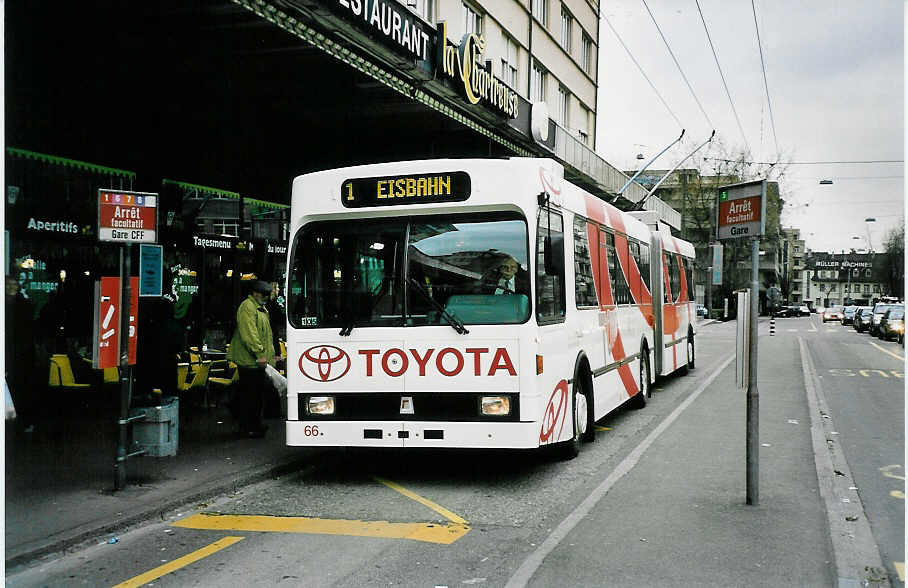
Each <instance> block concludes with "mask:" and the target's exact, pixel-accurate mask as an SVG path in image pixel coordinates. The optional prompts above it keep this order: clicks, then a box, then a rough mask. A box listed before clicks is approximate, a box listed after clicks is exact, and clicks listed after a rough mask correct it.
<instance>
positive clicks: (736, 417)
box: [509, 320, 889, 587]
mask: <svg viewBox="0 0 908 588" xmlns="http://www.w3.org/2000/svg"><path fill="white" fill-rule="evenodd" d="M760 323H761V327H762V328H761V334H760V348H759V356H758V362H759V384H758V385H759V403H760V417H759V442H760V445H761V446H760V451H759V466H758V467H759V484H758V487H759V501H758V504H757V505H756V506H749V505H747V504H745V498H746V455H745V447H746V445H745V440H746V393H745V390H743V389H740V388H736V387H735V384H734V380H735V364H734V361H732V362H731V363H730V364H728V365H727V366H726V367H725V368H724V369H723V370H722V371H721V373H719V374H718V375H717V377H716V378H715V379H714V380H712V381H711V382H709V383H708V384H706V385H705V386H704V385H703V384H699V383H698V385H697V387H695V388H694V391H693V392H692V395H696V394H697V390H702V391H701V392H700V393H699V395H698V396H696V397H695V398H694V399H693V400H692V401H691V402H690V403H689V404H688V405H687V406H686V408H681V412H680V413H678V414H677V418H676V420H674V421H670V423H669V424H668V425H667V426H666V427H664V430H663V431H662V433H661V434H658V435H654V434H651V435H650V436H649V437H647V439H646V440H644V441H643V442H642V443H641V446H642V447H644V448H645V450H641V451H640V452H638V453H637V454H636V455H634V454H632V455H631V456H629V458H632V459H631V462H632V463H630V466H629V467H626V468H623V466H625V465H627V464H625V463H624V462H622V464H620V465H618V467H617V468H616V471H622V468H623V471H624V472H626V474H624V475H623V476H622V475H621V473H619V474H613V476H611V477H610V479H607V480H605V481H604V482H603V483H602V484H600V486H599V487H597V488H596V490H594V491H593V493H592V494H591V495H590V498H588V499H587V501H586V502H585V504H581V505H580V507H578V508H577V509H576V510H575V511H574V512H572V513H571V514H570V515H568V516H567V517H566V518H564V519H563V521H564V522H563V523H562V524H561V525H560V526H559V527H557V528H555V529H554V530H553V531H552V536H553V537H557V538H558V539H559V540H558V541H557V543H556V542H555V541H551V542H548V540H547V542H548V543H549V544H548V545H545V544H543V545H541V546H540V548H539V549H538V553H535V554H533V556H531V557H530V558H529V559H528V560H527V562H528V564H527V563H525V564H524V569H521V570H520V571H519V572H518V574H517V575H516V576H515V577H517V576H520V579H519V580H518V581H517V582H514V583H513V585H515V586H516V585H523V582H525V584H526V585H528V586H540V587H541V586H554V585H567V586H597V585H609V586H742V587H743V586H855V587H857V586H860V585H868V584H862V583H860V582H861V581H862V580H864V579H865V578H879V577H880V576H879V573H878V572H877V573H874V572H867V571H866V570H862V569H860V567H856V569H854V570H851V569H848V566H845V567H844V568H843V567H841V566H838V567H837V562H836V560H835V556H834V553H835V552H836V551H839V550H840V549H841V548H842V545H845V544H847V543H848V542H850V541H854V537H853V536H852V537H851V538H850V539H849V538H843V537H833V536H831V533H830V527H829V521H828V519H827V509H826V503H825V501H824V498H823V497H822V492H821V485H822V483H821V480H824V479H828V478H834V477H835V474H834V473H833V471H832V469H831V468H827V469H829V471H828V472H826V471H825V470H822V469H821V471H820V479H818V469H817V466H816V462H815V459H814V445H813V443H812V436H811V427H812V425H811V415H810V408H809V403H808V400H807V397H806V394H805V386H804V372H803V369H802V366H801V356H800V352H799V344H798V339H797V338H796V337H780V336H776V337H769V336H765V334H766V333H767V329H768V325H765V324H764V321H762V320H761V321H760ZM701 326H702V325H701ZM714 328H721V325H719V324H717V325H715V326H714ZM732 333H733V331H732ZM726 339H727V337H726ZM700 341H701V342H702V344H704V345H707V344H708V345H710V346H711V347H712V348H716V346H721V345H723V344H724V345H725V348H724V349H722V350H721V351H717V352H716V353H715V354H712V353H711V354H709V355H710V356H711V361H710V364H709V365H706V364H704V363H702V362H700V361H698V366H697V367H698V369H697V371H696V372H694V373H695V374H696V375H697V377H698V380H703V379H705V378H706V376H708V375H709V374H710V373H713V372H714V370H716V369H717V368H718V367H719V361H720V359H722V358H726V357H728V356H729V355H730V354H733V353H734V342H733V341H732V342H731V346H730V347H729V346H728V343H729V342H728V341H727V340H722V341H718V342H717V341H715V340H714V338H712V337H710V338H709V339H708V338H706V337H703V338H702V339H701V340H700ZM703 355H705V354H701V357H703ZM706 370H708V373H705V372H706ZM656 394H657V397H656V398H657V399H658V394H659V393H658V392H656ZM682 404H683V402H682V403H679V405H678V407H681V405H682ZM675 410H676V411H677V408H676V409H675ZM673 414H674V413H673ZM669 419H671V417H668V418H667V420H669ZM821 450H822V449H821ZM634 460H636V461H634ZM625 461H628V460H625ZM836 541H839V542H842V543H839V544H836V543H835V542H836ZM867 543H868V545H866V546H864V547H868V548H872V551H875V552H876V554H877V560H878V548H877V546H876V544H875V542H873V541H872V540H871V541H869V542H867ZM870 543H872V545H870ZM849 547H850V546H849ZM869 551H871V550H868V553H869ZM839 552H840V551H839ZM871 560H872V558H868V560H867V561H866V562H863V563H864V564H866V563H871ZM877 565H879V563H877ZM852 571H854V572H857V573H854V574H851V573H850V572H852ZM869 585H871V586H888V585H889V583H888V581H884V582H880V583H876V582H871V583H870V584H869ZM509 586H510V585H509Z"/></svg>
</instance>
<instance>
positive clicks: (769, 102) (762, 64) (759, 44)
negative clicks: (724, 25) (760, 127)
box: [750, 0, 779, 157]
mask: <svg viewBox="0 0 908 588" xmlns="http://www.w3.org/2000/svg"><path fill="white" fill-rule="evenodd" d="M750 7H751V8H752V9H753V13H754V28H755V29H756V31H757V47H758V48H759V49H760V67H761V68H762V69H763V87H764V88H765V90H766V104H767V105H768V106H769V124H770V126H772V140H773V142H774V143H775V145H776V156H777V157H778V155H779V139H778V137H777V136H776V121H775V118H774V117H773V115H772V100H771V99H770V98H769V82H767V81H766V64H765V62H764V61H763V42H762V41H761V40H760V25H759V24H757V7H756V5H755V4H754V0H750Z"/></svg>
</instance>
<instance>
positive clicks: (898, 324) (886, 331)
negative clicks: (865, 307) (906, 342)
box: [877, 304, 905, 343]
mask: <svg viewBox="0 0 908 588" xmlns="http://www.w3.org/2000/svg"><path fill="white" fill-rule="evenodd" d="M878 333H879V334H878V335H877V336H878V337H879V338H880V339H882V340H884V341H888V340H889V339H896V340H898V342H899V343H901V342H902V340H903V337H904V336H905V306H904V305H902V304H893V305H892V307H891V308H890V309H889V310H887V311H886V312H885V313H884V314H883V318H881V319H880V326H879V328H878Z"/></svg>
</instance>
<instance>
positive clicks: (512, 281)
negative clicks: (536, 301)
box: [477, 255, 530, 294]
mask: <svg viewBox="0 0 908 588" xmlns="http://www.w3.org/2000/svg"><path fill="white" fill-rule="evenodd" d="M529 291H530V275H529V273H528V272H527V271H526V270H524V269H523V268H521V267H520V264H519V263H518V262H517V260H516V259H514V258H513V257H512V256H510V255H507V256H506V257H504V258H503V259H502V260H501V261H500V262H499V263H498V264H497V265H495V266H494V267H492V268H491V269H490V270H488V271H487V272H486V273H484V274H483V276H482V278H481V280H480V283H479V288H478V291H477V293H479V294H527V293H528V292H529Z"/></svg>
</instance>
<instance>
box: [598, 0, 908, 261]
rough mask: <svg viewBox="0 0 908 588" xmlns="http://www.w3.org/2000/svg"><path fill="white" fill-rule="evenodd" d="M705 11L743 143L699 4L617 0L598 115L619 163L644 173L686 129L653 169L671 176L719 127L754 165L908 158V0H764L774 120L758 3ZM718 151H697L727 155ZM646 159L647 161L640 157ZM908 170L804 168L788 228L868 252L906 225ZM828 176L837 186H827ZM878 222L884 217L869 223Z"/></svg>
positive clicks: (606, 150) (834, 246)
mask: <svg viewBox="0 0 908 588" xmlns="http://www.w3.org/2000/svg"><path fill="white" fill-rule="evenodd" d="M699 5H700V8H701V9H702V13H703V17H704V19H705V20H706V25H707V27H708V30H709V35H710V37H711V38H712V42H713V45H714V47H715V51H716V55H717V56H718V60H719V65H720V66H721V68H722V72H723V73H724V74H725V80H726V82H727V84H728V90H729V93H730V94H731V98H732V101H733V103H734V108H735V110H737V114H738V118H739V119H740V122H741V125H740V126H741V128H743V137H742V132H741V130H739V126H738V123H737V121H736V120H735V115H734V112H733V110H732V106H731V105H730V102H729V99H728V96H727V95H726V92H725V89H724V88H723V84H722V78H721V77H720V74H719V69H718V68H717V66H716V61H715V58H714V57H713V53H712V50H711V49H710V45H709V41H708V39H707V35H706V31H705V30H704V26H703V22H702V21H701V19H700V13H699V11H698V9H697V2H696V1H695V0H646V1H645V3H644V0H608V1H604V2H602V13H603V20H602V23H601V27H600V64H599V104H598V121H597V124H598V129H597V132H598V136H597V151H598V152H599V154H600V155H602V156H603V157H604V158H605V159H606V161H608V162H609V163H611V164H612V165H615V166H616V167H619V168H621V169H624V170H627V169H636V168H637V166H638V165H640V164H641V163H645V161H647V160H649V158H650V157H651V156H653V155H655V154H656V153H658V152H659V151H661V150H662V149H663V148H664V147H665V146H666V145H668V144H669V143H671V142H672V141H673V140H675V139H676V138H677V137H678V135H679V134H680V132H681V129H682V128H685V129H686V133H685V136H684V140H683V141H682V143H680V144H679V145H678V146H676V147H674V148H673V149H671V150H670V151H668V152H667V153H666V154H665V155H663V156H662V157H661V158H660V159H658V160H657V161H656V162H655V163H654V164H653V165H652V166H651V169H670V168H671V167H672V166H673V165H674V164H675V163H677V161H678V160H680V159H681V158H683V157H684V156H686V155H687V154H688V153H690V152H691V151H693V150H694V148H695V147H696V146H697V145H699V144H700V143H702V142H703V141H705V140H706V139H707V138H708V137H709V134H710V132H711V131H712V129H715V130H716V131H717V133H716V136H717V138H721V140H722V142H723V143H724V148H725V149H726V150H727V151H730V152H735V151H740V150H741V149H742V148H745V146H749V149H750V152H751V154H752V155H753V157H752V159H753V160H754V161H760V162H766V161H770V162H771V161H774V160H775V159H776V157H777V150H776V144H778V151H780V152H781V156H782V160H783V161H792V162H816V161H821V162H827V161H882V160H903V159H904V145H905V135H904V130H903V127H904V115H903V112H904V106H905V100H904V93H903V88H904V85H903V79H904V49H903V39H904V31H905V19H904V16H903V9H904V4H903V2H902V1H898V0H868V1H865V2H854V1H853V0H851V1H847V2H845V1H837V0H808V1H806V2H791V1H790V0H788V1H786V0H754V5H755V6H756V14H757V24H758V26H759V35H760V40H761V41H762V47H763V60H764V62H765V66H766V81H767V83H768V87H769V102H770V103H771V110H772V120H771V118H770V109H769V108H768V106H767V98H766V91H765V88H764V80H763V70H762V68H761V65H760V50H759V46H758V43H757V28H756V27H755V24H754V12H753V8H752V6H751V2H750V1H749V0H732V1H729V0H699ZM647 6H648V7H649V10H650V11H651V12H652V15H653V17H655V20H656V23H658V25H659V28H660V29H661V31H662V34H664V35H665V39H666V40H667V41H668V46H669V47H670V48H671V51H672V52H673V53H674V55H675V57H676V58H677V60H678V63H679V64H680V69H681V71H683V73H684V76H686V77H687V80H688V82H689V83H690V86H691V87H692V88H693V94H692V93H691V90H690V89H688V86H687V84H686V83H685V81H684V77H682V74H681V73H680V72H679V69H678V67H677V66H676V65H675V62H674V60H673V59H672V55H671V53H669V49H668V48H667V47H666V44H665V42H664V41H663V40H662V37H661V36H660V33H659V30H658V29H657V28H656V25H655V24H654V23H653V19H652V18H651V17H650V14H649V12H648V11H647ZM609 23H610V24H611V26H612V27H614V29H615V31H616V32H617V36H616V34H615V33H614V32H613V31H612V29H611V28H610V26H609ZM619 37H620V39H621V41H623V42H624V44H625V45H626V46H627V48H628V49H629V50H630V53H631V54H632V55H633V58H634V59H636V61H637V62H638V63H639V64H640V66H641V68H642V70H643V72H644V73H645V74H646V76H647V77H648V78H649V80H650V81H651V82H652V84H653V85H654V86H655V88H656V90H658V93H659V94H661V96H662V98H663V99H664V101H665V102H666V103H667V105H668V107H666V106H665V105H664V104H663V103H662V101H661V100H660V98H659V94H657V93H656V92H655V91H654V90H653V88H652V87H651V86H650V84H649V83H648V82H647V81H646V78H645V77H644V75H643V74H642V73H641V72H640V69H638V68H637V66H636V65H635V64H634V62H633V60H632V59H631V57H630V56H629V55H628V53H627V51H625V49H624V47H622V44H621V41H619ZM694 95H696V99H695V98H694ZM697 100H699V102H700V104H701V105H702V111H701V108H700V106H698V104H697ZM703 111H705V114H704V112H703ZM676 119H677V120H676ZM707 119H708V120H707ZM773 120H774V123H775V124H774V125H773V122H772V121H773ZM708 121H709V122H708ZM679 122H680V124H679ZM773 126H774V127H775V133H774V132H773ZM710 149H711V151H710V152H709V153H707V148H704V149H703V150H701V151H700V152H699V153H698V155H700V154H703V155H706V156H712V155H718V152H717V150H716V149H714V148H712V147H710ZM637 153H642V154H644V155H645V156H646V160H645V161H643V162H639V163H638V161H637V160H636V159H635V156H636V155H637ZM904 169H905V165H904V163H903V162H901V161H899V163H875V164H856V163H852V164H845V163H841V164H824V165H791V166H790V167H789V168H788V172H787V173H786V177H785V178H784V179H782V181H781V183H780V188H781V190H782V193H783V198H785V199H786V210H785V212H783V216H782V222H783V225H785V226H793V227H797V228H800V229H801V235H802V238H803V239H806V240H807V246H808V247H810V248H811V249H813V250H815V251H840V250H842V249H846V250H848V249H850V248H852V247H855V248H866V247H867V241H868V238H869V239H870V240H871V243H872V246H873V248H874V249H875V250H876V251H880V250H882V241H883V239H884V237H885V234H886V233H887V231H888V230H889V229H890V228H891V227H893V226H897V225H899V224H904V222H905V221H904V210H905V192H904ZM701 171H702V170H701ZM821 179H830V180H832V181H833V184H832V185H820V184H819V181H820V180H821ZM868 217H872V218H875V219H876V222H875V223H866V222H865V219H866V218H868ZM853 237H859V239H854V238H853Z"/></svg>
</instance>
